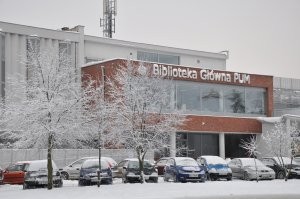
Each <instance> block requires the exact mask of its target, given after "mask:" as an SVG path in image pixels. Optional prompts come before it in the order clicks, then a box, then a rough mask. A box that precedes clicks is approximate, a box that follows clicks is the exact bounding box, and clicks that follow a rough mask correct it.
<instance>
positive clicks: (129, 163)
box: [113, 158, 158, 183]
mask: <svg viewBox="0 0 300 199" xmlns="http://www.w3.org/2000/svg"><path fill="white" fill-rule="evenodd" d="M113 176H114V177H116V178H122V181H123V182H124V183H127V182H141V178H140V168H139V160H138V159H137V158H128V159H125V160H123V161H121V162H120V163H119V164H118V165H117V166H116V167H114V169H113ZM144 178H145V181H146V182H155V183H156V182H157V181H158V174H157V169H155V167H154V166H153V165H152V164H151V163H150V162H149V160H144Z"/></svg>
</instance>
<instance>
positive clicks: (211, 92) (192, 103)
mask: <svg viewBox="0 0 300 199" xmlns="http://www.w3.org/2000/svg"><path fill="white" fill-rule="evenodd" d="M174 82H175V90H176V92H175V93H176V94H175V100H174V101H175V102H176V108H177V109H178V110H181V111H183V112H184V113H186V114H212V115H239V116H251V115H258V116H260V115H262V116H263V115H266V110H265V107H266V105H265V103H266V89H264V88H252V87H242V86H234V85H220V84H209V83H199V82H187V81H174Z"/></svg>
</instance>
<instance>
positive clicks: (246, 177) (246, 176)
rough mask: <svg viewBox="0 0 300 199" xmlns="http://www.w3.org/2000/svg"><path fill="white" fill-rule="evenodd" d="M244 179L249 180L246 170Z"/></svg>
mask: <svg viewBox="0 0 300 199" xmlns="http://www.w3.org/2000/svg"><path fill="white" fill-rule="evenodd" d="M244 180H250V178H249V174H248V172H245V173H244Z"/></svg>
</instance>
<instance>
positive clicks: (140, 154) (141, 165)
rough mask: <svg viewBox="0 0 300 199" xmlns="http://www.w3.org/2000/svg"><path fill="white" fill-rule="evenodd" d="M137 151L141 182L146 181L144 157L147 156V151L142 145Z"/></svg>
mask: <svg viewBox="0 0 300 199" xmlns="http://www.w3.org/2000/svg"><path fill="white" fill-rule="evenodd" d="M136 152H137V155H138V160H139V169H140V180H141V183H144V182H145V178H144V158H145V154H146V151H144V150H143V148H142V147H137V149H136Z"/></svg>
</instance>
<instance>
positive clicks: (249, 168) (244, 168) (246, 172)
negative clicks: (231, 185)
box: [228, 158, 275, 180]
mask: <svg viewBox="0 0 300 199" xmlns="http://www.w3.org/2000/svg"><path fill="white" fill-rule="evenodd" d="M254 160H255V161H254ZM228 166H229V167H230V168H231V170H232V176H233V177H236V178H240V179H243V180H255V179H256V177H257V179H259V180H273V179H275V172H274V171H273V169H271V168H269V167H266V166H265V165H264V164H263V163H262V162H261V161H259V160H257V159H254V158H234V159H232V160H231V161H230V162H229V163H228ZM256 168H257V169H256Z"/></svg>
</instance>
